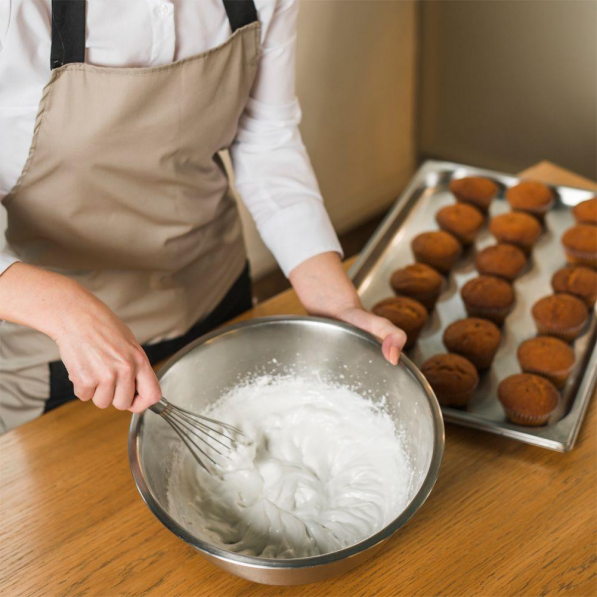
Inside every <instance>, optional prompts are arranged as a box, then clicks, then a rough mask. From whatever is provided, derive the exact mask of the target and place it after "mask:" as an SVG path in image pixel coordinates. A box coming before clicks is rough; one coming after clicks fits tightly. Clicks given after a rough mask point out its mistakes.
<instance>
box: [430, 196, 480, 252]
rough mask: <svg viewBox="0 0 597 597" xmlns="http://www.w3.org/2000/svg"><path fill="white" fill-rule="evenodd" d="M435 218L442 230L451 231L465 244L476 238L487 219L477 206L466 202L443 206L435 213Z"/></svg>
mask: <svg viewBox="0 0 597 597" xmlns="http://www.w3.org/2000/svg"><path fill="white" fill-rule="evenodd" d="M435 219H436V221H437V223H438V225H439V227H440V228H441V229H442V230H445V231H446V232H449V233H450V234H451V235H452V236H454V237H455V238H456V239H458V240H459V241H460V242H461V243H462V244H463V245H470V244H471V243H472V242H473V241H474V240H475V237H476V236H477V234H478V233H479V230H481V227H482V226H483V222H484V221H485V219H484V218H483V214H482V213H481V212H480V211H479V210H478V209H477V208H476V207H473V206H472V205H468V204H466V203H456V204H454V205H446V207H442V208H441V209H440V210H439V211H438V212H437V214H435Z"/></svg>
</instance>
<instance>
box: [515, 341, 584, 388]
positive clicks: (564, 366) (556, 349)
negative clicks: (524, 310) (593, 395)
mask: <svg viewBox="0 0 597 597" xmlns="http://www.w3.org/2000/svg"><path fill="white" fill-rule="evenodd" d="M517 356H518V362H519V363H520V368H521V369H522V370H523V371H524V372H525V373H534V374H535V375H541V376H542V377H545V378H546V379H549V381H551V383H552V384H553V385H554V386H555V387H556V388H562V387H564V384H565V383H566V380H567V379H568V375H569V374H570V370H571V369H572V365H574V351H573V350H572V348H570V346H568V344H566V343H565V342H563V341H562V340H559V339H558V338H552V337H551V336H538V337H537V338H529V339H528V340H525V341H524V342H523V343H522V344H521V345H520V346H519V347H518V351H517Z"/></svg>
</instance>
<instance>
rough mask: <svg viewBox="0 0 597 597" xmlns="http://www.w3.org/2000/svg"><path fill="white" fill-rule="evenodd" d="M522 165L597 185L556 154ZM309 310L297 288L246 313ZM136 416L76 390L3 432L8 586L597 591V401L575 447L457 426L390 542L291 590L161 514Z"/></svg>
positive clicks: (272, 591) (2, 575) (0, 587)
mask: <svg viewBox="0 0 597 597" xmlns="http://www.w3.org/2000/svg"><path fill="white" fill-rule="evenodd" d="M523 174H524V175H526V176H529V177H534V178H541V179H544V180H546V181H550V182H558V183H560V184H568V185H572V186H581V187H592V188H595V189H597V186H596V185H594V184H593V183H591V182H590V181H587V180H584V179H581V178H579V177H576V176H574V175H573V174H571V173H569V172H566V171H562V170H561V169H559V168H556V167H555V166H553V165H552V164H548V163H541V164H539V165H538V166H537V167H536V168H533V169H531V170H528V171H525V172H524V173H523ZM300 311H301V309H300V306H299V305H298V302H297V300H296V297H295V296H294V295H293V294H292V292H286V293H283V294H281V295H279V296H277V297H275V298H273V299H272V300H270V301H268V302H266V303H263V304H261V305H259V306H257V307H256V308H255V309H253V310H252V311H251V312H250V313H248V314H246V315H245V316H244V318H248V317H257V316H262V315H271V314H277V313H297V312H300ZM129 420H130V417H129V416H128V415H127V414H125V413H121V412H119V411H116V410H107V411H101V410H98V409H96V408H95V407H93V405H90V404H84V403H80V402H77V403H72V404H69V405H67V406H64V407H62V408H59V409H57V410H55V411H53V412H52V413H50V414H48V415H45V416H43V417H41V418H40V419H37V420H36V421H33V422H32V423H29V424H27V425H25V426H23V427H21V428H19V429H16V430H14V431H11V432H9V433H7V434H6V435H4V436H2V437H0V466H1V468H0V473H1V484H0V517H1V521H0V558H1V560H0V593H1V594H2V595H3V596H6V597H8V596H10V597H13V596H14V597H17V596H23V597H25V596H26V597H31V596H43V595H50V596H57V595H68V596H78V595H81V596H82V595H90V596H100V597H121V596H122V597H124V596H127V597H129V596H130V597H132V596H138V595H144V596H145V595H151V596H156V597H170V596H191V595H193V596H209V597H218V596H226V597H232V596H238V597H241V596H253V595H254V596H270V595H279V596H286V595H301V596H321V597H323V596H326V597H327V596H331V595H338V596H374V595H413V596H414V595H425V596H427V595H462V596H471V595H494V596H503V595H525V596H526V595H529V596H531V595H560V594H561V595H583V596H584V595H587V596H593V595H596V594H597V576H596V573H597V540H596V531H597V508H596V495H597V460H596V457H597V449H596V448H597V413H596V404H595V400H593V401H592V403H591V405H590V406H589V410H588V414H587V419H586V421H585V424H584V425H583V428H582V430H581V433H580V438H579V440H578V444H577V446H576V448H575V449H574V450H573V451H572V452H570V453H568V454H559V453H555V452H550V451H547V450H543V449H540V448H536V447H533V446H528V445H525V444H521V443H518V442H516V441H513V440H508V439H505V438H501V437H497V436H494V435H489V434H484V433H481V432H478V431H473V430H467V429H463V428H458V427H454V426H447V429H446V432H447V443H446V451H445V456H444V462H443V465H442V468H441V472H440V475H439V479H438V482H437V485H436V487H435V489H434V490H433V492H432V494H431V496H430V497H429V499H428V500H427V502H426V503H425V504H424V505H423V507H422V508H421V509H420V511H419V512H418V513H417V515H416V516H415V517H414V518H413V519H412V520H411V521H410V522H409V523H408V524H407V525H406V526H405V527H404V528H403V529H402V530H401V531H399V532H398V533H397V535H396V536H395V537H394V538H393V539H392V540H390V541H389V542H388V544H387V546H386V547H385V548H384V550H383V551H382V552H381V554H380V555H378V556H377V557H376V558H375V559H373V560H372V561H370V562H369V563H367V564H365V565H363V566H361V567H360V568H357V569H355V570H353V571H351V572H349V573H347V574H345V575H344V576H342V577H340V578H337V579H335V580H332V581H328V582H325V583H321V584H316V585H310V586H306V587H288V588H284V587H282V588H280V587H267V586H260V585H255V584H252V583H249V582H247V581H244V580H241V579H238V578H235V577H233V576H230V575H228V574H226V573H224V572H222V571H220V570H219V569H217V568H214V567H213V566H211V565H210V564H208V563H207V562H205V561H204V560H203V559H202V558H201V557H200V556H199V555H198V554H197V552H195V551H194V550H193V549H192V548H190V547H188V546H187V545H186V544H184V543H183V542H182V541H180V540H179V539H177V538H176V537H175V536H174V535H172V534H171V533H170V532H168V531H167V530H166V529H165V528H164V527H163V526H162V525H161V524H160V523H159V522H158V521H157V520H156V519H155V518H154V516H153V515H152V514H151V513H150V511H149V510H148V508H147V507H146V506H145V505H144V503H143V502H142V501H141V498H140V497H139V495H138V493H137V490H136V488H135V485H134V483H133V480H132V477H131V474H130V472H129V468H128V462H127V449H126V444H127V430H128V424H129Z"/></svg>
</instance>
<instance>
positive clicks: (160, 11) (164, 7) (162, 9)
mask: <svg viewBox="0 0 597 597" xmlns="http://www.w3.org/2000/svg"><path fill="white" fill-rule="evenodd" d="M155 12H156V14H157V15H158V16H159V17H165V16H166V15H168V14H170V5H169V4H159V5H158V6H156V8H155Z"/></svg>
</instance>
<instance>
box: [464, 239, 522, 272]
mask: <svg viewBox="0 0 597 597" xmlns="http://www.w3.org/2000/svg"><path fill="white" fill-rule="evenodd" d="M526 262H527V258H526V256H525V254H524V253H523V252H522V251H521V250H520V249H519V248H518V247H515V246H514V245H508V244H506V243H498V244H497V245H492V246H491V247H487V248H485V249H483V250H482V251H479V252H478V253H477V257H476V259H475V267H476V268H477V271H478V272H479V273H480V274H485V275H488V276H497V277H498V278H503V279H504V280H507V281H508V282H512V280H514V279H515V278H516V277H517V276H518V275H519V274H520V272H521V271H522V269H523V268H524V266H525V264H526Z"/></svg>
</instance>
